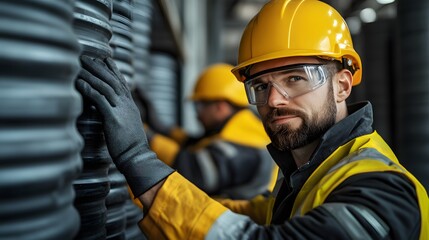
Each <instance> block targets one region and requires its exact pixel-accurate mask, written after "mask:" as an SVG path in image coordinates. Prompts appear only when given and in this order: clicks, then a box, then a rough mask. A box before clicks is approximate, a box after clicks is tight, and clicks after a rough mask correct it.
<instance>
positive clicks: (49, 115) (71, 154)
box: [0, 0, 83, 240]
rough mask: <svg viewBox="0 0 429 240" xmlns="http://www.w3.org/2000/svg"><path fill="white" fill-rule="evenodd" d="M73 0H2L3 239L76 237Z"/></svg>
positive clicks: (0, 150)
mask: <svg viewBox="0 0 429 240" xmlns="http://www.w3.org/2000/svg"><path fill="white" fill-rule="evenodd" d="M72 14H73V2H72V1H66V0H61V1H60V0H56V1H16V0H9V1H6V0H3V1H1V2H0V22H1V23H2V24H0V46H1V47H0V239H14V240H15V239H72V238H73V236H75V235H76V233H77V232H78V229H79V225H80V222H79V215H78V212H77V211H76V209H75V208H74V207H73V199H74V197H75V193H74V191H73V186H72V181H73V180H74V179H75V178H76V177H77V176H78V174H79V173H80V171H81V168H82V162H81V158H80V156H79V152H80V150H81V148H82V145H83V144H82V138H81V137H80V135H79V134H78V132H77V131H76V128H75V120H76V118H77V116H78V115H79V114H80V112H81V98H80V96H79V94H78V93H77V92H76V91H75V89H74V84H73V82H74V79H75V77H76V75H77V73H78V71H79V61H78V56H79V53H80V48H79V44H78V42H77V39H76V37H75V35H74V33H73V29H72V27H71V26H72V20H73V16H72Z"/></svg>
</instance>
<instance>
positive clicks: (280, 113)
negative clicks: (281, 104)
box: [268, 108, 304, 119]
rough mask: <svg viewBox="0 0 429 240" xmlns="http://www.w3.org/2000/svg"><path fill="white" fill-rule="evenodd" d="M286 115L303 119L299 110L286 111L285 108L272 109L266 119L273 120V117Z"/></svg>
mask: <svg viewBox="0 0 429 240" xmlns="http://www.w3.org/2000/svg"><path fill="white" fill-rule="evenodd" d="M287 115H296V116H298V117H304V114H303V113H302V112H301V111H299V110H294V109H287V108H274V109H273V110H272V111H271V112H270V113H269V114H268V119H273V118H275V117H280V116H287Z"/></svg>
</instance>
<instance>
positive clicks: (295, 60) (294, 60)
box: [250, 56, 320, 75]
mask: <svg viewBox="0 0 429 240" xmlns="http://www.w3.org/2000/svg"><path fill="white" fill-rule="evenodd" d="M319 62H320V61H318V58H317V57H304V56H299V57H286V58H278V59H272V60H268V61H264V62H259V63H256V64H254V65H253V66H252V67H251V68H250V75H254V74H256V73H258V72H261V71H264V70H267V69H271V68H276V67H281V66H287V65H293V64H302V63H319Z"/></svg>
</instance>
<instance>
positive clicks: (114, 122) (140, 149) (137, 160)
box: [76, 56, 174, 197]
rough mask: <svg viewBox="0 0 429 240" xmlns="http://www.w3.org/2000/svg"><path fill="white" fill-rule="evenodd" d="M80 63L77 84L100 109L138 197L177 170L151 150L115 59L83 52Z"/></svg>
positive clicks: (115, 156)
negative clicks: (95, 57) (97, 57)
mask: <svg viewBox="0 0 429 240" xmlns="http://www.w3.org/2000/svg"><path fill="white" fill-rule="evenodd" d="M81 63H82V70H81V72H80V74H79V78H78V80H77V82H76V88H77V89H78V90H79V91H80V92H81V94H82V95H83V96H84V97H86V98H88V99H90V100H91V101H92V102H93V103H94V105H95V107H96V108H97V109H98V111H99V112H100V114H101V116H102V118H103V127H104V135H105V139H106V143H107V148H108V149H109V153H110V156H111V157H112V159H113V162H114V163H115V165H116V167H117V168H118V170H119V171H120V172H121V173H122V174H124V176H125V178H126V179H127V182H128V185H129V186H130V188H131V190H132V191H133V193H134V195H135V196H136V197H138V196H140V195H141V194H142V193H144V192H146V191H147V190H149V189H150V188H151V187H152V186H154V185H155V184H157V183H158V182H160V181H161V180H163V179H165V178H166V177H167V176H168V175H170V174H171V173H172V172H173V171H174V170H173V169H171V168H170V167H168V166H167V165H165V164H164V163H163V162H161V161H160V160H158V159H157V156H156V154H155V153H154V152H153V151H151V150H150V148H149V145H148V142H147V139H146V134H145V132H144V130H143V124H142V122H141V118H140V112H139V110H138V108H137V106H136V105H135V103H134V101H133V99H132V96H131V92H130V90H129V89H128V86H127V83H126V81H125V79H124V77H123V76H122V74H121V73H120V72H119V70H118V68H117V67H116V65H115V63H114V62H113V60H112V59H110V58H106V59H105V60H104V61H102V60H100V59H93V58H91V57H88V56H82V57H81Z"/></svg>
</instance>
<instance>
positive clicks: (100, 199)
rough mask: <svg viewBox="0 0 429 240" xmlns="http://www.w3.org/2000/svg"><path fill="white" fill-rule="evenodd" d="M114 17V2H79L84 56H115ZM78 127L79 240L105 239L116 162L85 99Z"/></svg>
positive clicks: (78, 24)
mask: <svg viewBox="0 0 429 240" xmlns="http://www.w3.org/2000/svg"><path fill="white" fill-rule="evenodd" d="M111 17H112V1H111V0H76V2H75V8H74V22H73V27H74V31H75V33H76V35H77V37H78V40H79V43H80V45H81V46H82V54H85V55H89V56H91V57H94V58H99V59H104V58H105V57H111V56H112V50H111V48H110V45H109V41H110V39H111V37H112V27H111V26H110V18H111ZM76 125H77V128H78V129H79V132H80V134H81V135H82V137H83V138H84V140H85V147H84V149H83V150H82V152H81V156H82V159H83V163H84V168H83V171H82V174H81V175H80V176H79V178H78V179H76V180H75V181H74V183H73V184H74V189H75V191H76V199H75V202H74V205H75V207H76V208H77V209H78V211H79V214H80V218H81V226H80V229H79V233H78V235H77V236H76V239H91V240H95V239H100V240H104V239H106V235H107V234H106V221H107V209H106V205H105V202H106V197H107V195H108V193H109V190H110V182H109V178H108V170H109V165H110V164H111V163H112V160H111V157H110V155H109V153H108V150H107V147H106V142H105V139H104V135H103V125H102V120H101V117H100V115H99V113H98V111H97V110H96V108H95V107H94V106H92V105H91V103H90V102H89V101H87V100H85V99H84V108H83V112H82V114H81V115H80V116H79V118H78V120H77V124H76Z"/></svg>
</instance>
